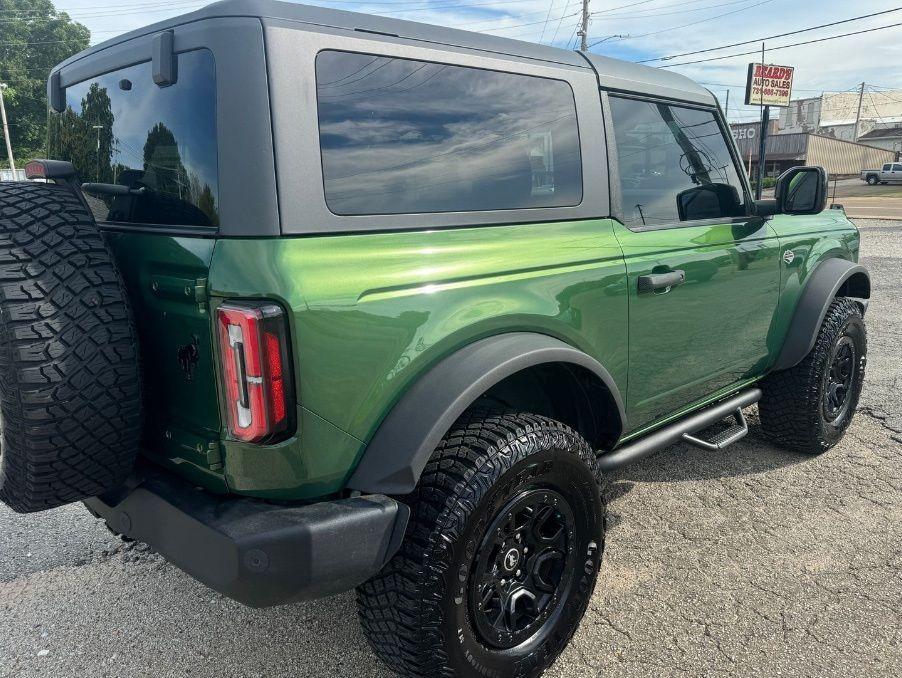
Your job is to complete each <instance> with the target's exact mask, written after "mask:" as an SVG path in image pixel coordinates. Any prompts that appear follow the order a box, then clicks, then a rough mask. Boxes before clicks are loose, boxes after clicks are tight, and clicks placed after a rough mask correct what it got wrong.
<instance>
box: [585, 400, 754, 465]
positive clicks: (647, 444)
mask: <svg viewBox="0 0 902 678" xmlns="http://www.w3.org/2000/svg"><path fill="white" fill-rule="evenodd" d="M759 400H761V389H760V388H750V389H748V390H746V391H742V392H741V393H737V394H736V395H734V396H732V397H730V398H727V399H726V400H722V401H720V402H719V403H717V404H716V405H712V406H710V407H708V408H706V409H703V410H701V411H700V412H696V413H694V414H690V415H689V416H687V417H685V418H684V419H680V420H678V421H675V422H674V423H672V424H668V425H667V426H665V427H663V428H660V429H658V430H657V431H654V432H652V433H649V434H648V435H647V436H644V437H642V438H639V440H636V441H635V442H632V443H628V444H626V445H624V446H623V447H621V448H619V449H616V450H614V451H613V452H607V453H605V454H603V455H601V456H600V457H599V458H598V469H599V470H600V471H612V470H614V469H615V468H619V467H621V466H623V465H624V464H628V463H629V462H631V461H636V460H637V459H641V458H642V457H645V456H647V455H649V454H651V453H652V452H657V451H658V450H660V449H663V448H665V447H667V446H668V445H672V444H673V443H676V442H679V441H680V440H685V441H686V442H690V443H692V444H694V445H697V444H698V443H697V442H696V441H697V440H698V439H697V438H695V436H693V435H692V434H693V433H696V432H698V431H700V430H702V429H704V428H707V427H708V426H711V424H714V423H717V422H718V421H720V420H721V419H723V418H725V417H727V416H729V415H731V414H734V415H737V419H738V420H739V421H742V422H743V424H742V427H743V428H745V430H744V431H742V435H739V436H738V437H733V436H731V437H732V438H733V439H732V440H729V442H726V444H720V445H717V444H715V445H713V446H711V447H707V446H704V445H703V447H706V449H722V448H723V447H726V445H727V444H730V443H733V442H736V440H738V439H739V438H741V437H742V436H743V435H745V433H746V431H747V430H748V429H747V428H746V427H745V425H744V422H745V419H744V417H742V414H741V413H738V414H737V412H738V411H739V410H741V409H742V408H743V407H748V406H749V405H753V404H754V403H757V402H758V401H759Z"/></svg>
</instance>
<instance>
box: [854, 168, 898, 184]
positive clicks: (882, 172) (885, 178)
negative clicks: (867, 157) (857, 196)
mask: <svg viewBox="0 0 902 678" xmlns="http://www.w3.org/2000/svg"><path fill="white" fill-rule="evenodd" d="M861 180H862V181H866V182H868V183H869V184H870V185H871V186H876V185H877V184H888V183H889V182H891V181H902V163H898V162H888V163H886V164H885V165H884V166H883V167H882V168H881V169H866V170H861Z"/></svg>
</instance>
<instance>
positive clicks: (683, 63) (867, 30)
mask: <svg viewBox="0 0 902 678" xmlns="http://www.w3.org/2000/svg"><path fill="white" fill-rule="evenodd" d="M897 26H902V22H899V23H895V24H888V25H886V26H877V27H875V28H865V29H863V30H860V31H852V32H851V33H841V34H839V35H831V36H828V37H826V38H817V39H816V40H806V41H804V42H794V43H792V44H790V45H779V46H778V47H768V48H767V51H769V52H774V51H776V50H778V49H787V48H789V47H800V46H802V45H813V44H815V43H818V42H826V41H828V40H836V39H837V38H848V37H850V36H852V35H862V34H863V33H873V32H874V31H882V30H885V29H887V28H896V27H897ZM750 54H760V51H759V50H757V49H755V50H752V51H750V52H738V53H736V54H726V55H724V56H718V57H710V58H708V59H696V60H695V61H681V62H680V63H678V64H664V65H663V66H661V68H674V67H676V66H688V65H690V64H702V63H706V62H708V61H720V60H721V59H732V58H734V57H741V56H748V55H750Z"/></svg>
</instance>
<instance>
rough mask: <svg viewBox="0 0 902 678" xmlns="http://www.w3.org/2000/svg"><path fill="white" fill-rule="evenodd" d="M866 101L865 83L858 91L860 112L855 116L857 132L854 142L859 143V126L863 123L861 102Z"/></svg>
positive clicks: (855, 132) (853, 137)
mask: <svg viewBox="0 0 902 678" xmlns="http://www.w3.org/2000/svg"><path fill="white" fill-rule="evenodd" d="M862 101H864V83H861V89H859V90H858V112H857V113H856V114H855V131H854V132H852V141H856V142H857V141H858V125H859V123H861V102H862Z"/></svg>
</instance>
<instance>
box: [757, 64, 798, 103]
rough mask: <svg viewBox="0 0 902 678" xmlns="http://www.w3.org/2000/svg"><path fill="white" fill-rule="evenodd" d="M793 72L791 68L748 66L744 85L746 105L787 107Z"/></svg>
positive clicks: (761, 65) (767, 65) (790, 94)
mask: <svg viewBox="0 0 902 678" xmlns="http://www.w3.org/2000/svg"><path fill="white" fill-rule="evenodd" d="M794 70H795V69H794V68H793V67H792V66H774V65H773V64H749V74H748V79H747V80H746V84H745V103H746V105H747V106H752V105H755V104H763V105H764V106H789V98H790V96H792V74H793V71H794Z"/></svg>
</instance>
